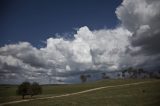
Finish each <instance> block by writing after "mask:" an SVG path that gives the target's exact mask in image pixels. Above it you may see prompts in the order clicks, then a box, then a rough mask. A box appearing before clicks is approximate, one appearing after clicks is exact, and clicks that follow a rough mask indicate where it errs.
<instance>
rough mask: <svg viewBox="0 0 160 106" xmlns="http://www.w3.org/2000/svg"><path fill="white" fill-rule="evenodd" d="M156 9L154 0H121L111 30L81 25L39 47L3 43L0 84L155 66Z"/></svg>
mask: <svg viewBox="0 0 160 106" xmlns="http://www.w3.org/2000/svg"><path fill="white" fill-rule="evenodd" d="M159 10H160V1H159V0H152V1H151V0H124V1H123V2H122V4H121V5H120V6H119V7H118V8H117V9H116V14H117V17H118V19H119V20H120V21H121V23H122V24H121V25H120V26H118V27H117V28H115V29H101V30H93V31H91V30H90V29H89V28H88V27H87V26H84V27H81V28H79V29H78V30H77V33H76V34H74V39H70V40H66V39H63V38H48V39H47V40H46V46H45V47H43V48H39V49H38V48H36V47H33V46H32V45H31V44H30V43H28V42H19V43H17V44H8V45H5V46H3V47H1V48H0V73H1V74H0V82H1V83H4V82H7V81H15V82H16V81H19V79H22V80H26V79H27V80H28V79H32V80H35V81H41V82H42V83H46V81H47V80H50V79H52V80H55V79H57V78H58V79H63V80H68V79H69V78H71V76H72V75H77V74H79V73H81V72H84V71H88V70H90V71H94V70H96V71H97V70H103V71H114V70H118V69H121V68H124V67H128V66H134V67H144V68H148V69H150V68H152V69H153V68H158V65H159V63H160V46H159V45H160V43H159V42H160V40H159V39H160V30H159V28H160V21H159V19H160V12H159ZM13 79H14V80H13ZM42 79H43V80H42ZM22 80H21V81H22ZM16 83H17V82H16Z"/></svg>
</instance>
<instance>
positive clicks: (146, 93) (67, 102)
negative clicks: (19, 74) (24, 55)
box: [0, 80, 160, 106]
mask: <svg viewBox="0 0 160 106" xmlns="http://www.w3.org/2000/svg"><path fill="white" fill-rule="evenodd" d="M145 81H146V82H147V81H150V82H149V83H142V84H139V85H134V84H133V85H127V86H117V85H123V84H131V83H135V82H145ZM103 86H116V87H111V88H104V89H100V90H95V91H91V92H86V93H82V94H78V95H70V96H67V97H59V98H53V99H42V100H32V101H28V102H21V103H16V104H10V105H7V106H28V105H30V106H35V105H38V106H44V105H45V106H54V105H55V106H57V105H58V106H59V105H60V106H61V105H62V106H72V105H73V106H75V105H76V106H97V105H99V106H107V105H109V106H128V105H129V106H132V105H133V106H135V105H136V106H158V105H160V101H159V98H160V92H159V90H160V81H159V80H103V81H97V82H94V83H85V84H75V85H60V86H58V85H57V86H52V85H48V86H43V94H42V95H39V96H35V97H34V98H39V97H48V96H55V95H62V94H68V93H75V92H79V91H84V90H88V89H93V88H98V87H103ZM2 88H3V87H2V86H1V91H2ZM7 89H8V90H7ZM7 89H3V94H7V92H8V95H1V96H3V97H1V102H7V101H13V100H20V99H21V98H20V97H19V96H16V95H14V93H13V92H14V90H13V89H15V86H13V87H9V88H7ZM9 91H10V92H9ZM0 93H1V94H2V92H0ZM4 98H5V99H4ZM28 98H29V97H28Z"/></svg>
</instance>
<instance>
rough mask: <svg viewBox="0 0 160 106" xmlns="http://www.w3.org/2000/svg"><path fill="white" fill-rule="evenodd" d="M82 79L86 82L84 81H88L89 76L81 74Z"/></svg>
mask: <svg viewBox="0 0 160 106" xmlns="http://www.w3.org/2000/svg"><path fill="white" fill-rule="evenodd" d="M80 79H81V81H82V82H83V83H84V82H86V81H87V76H85V75H83V74H82V75H80Z"/></svg>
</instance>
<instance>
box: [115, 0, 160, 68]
mask: <svg viewBox="0 0 160 106" xmlns="http://www.w3.org/2000/svg"><path fill="white" fill-rule="evenodd" d="M159 10H160V1H159V0H124V1H123V2H122V4H121V5H120V6H119V7H118V8H117V10H116V14H117V17H118V18H119V19H120V20H121V22H122V25H123V26H124V27H125V28H127V29H128V30H129V31H130V32H132V33H133V36H132V37H131V38H130V43H131V45H130V47H129V49H128V51H129V52H130V54H131V55H132V58H137V57H141V64H143V66H144V63H146V61H148V62H147V64H146V65H145V66H147V65H149V66H152V67H155V66H156V65H155V64H157V63H159V60H158V59H156V58H159V54H160V46H159V45H160V30H159V28H160V20H159V19H160V11H159ZM139 65H140V64H139Z"/></svg>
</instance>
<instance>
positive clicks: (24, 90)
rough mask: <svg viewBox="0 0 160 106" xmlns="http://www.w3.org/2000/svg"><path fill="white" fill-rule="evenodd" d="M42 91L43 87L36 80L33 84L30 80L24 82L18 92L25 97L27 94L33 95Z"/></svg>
mask: <svg viewBox="0 0 160 106" xmlns="http://www.w3.org/2000/svg"><path fill="white" fill-rule="evenodd" d="M41 93H42V88H41V86H40V85H39V84H38V83H36V82H34V83H33V84H30V83H29V82H23V83H22V84H20V85H19V86H18V89H17V94H18V95H22V99H24V97H25V96H26V95H30V96H31V97H32V96H33V95H38V94H41Z"/></svg>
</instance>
